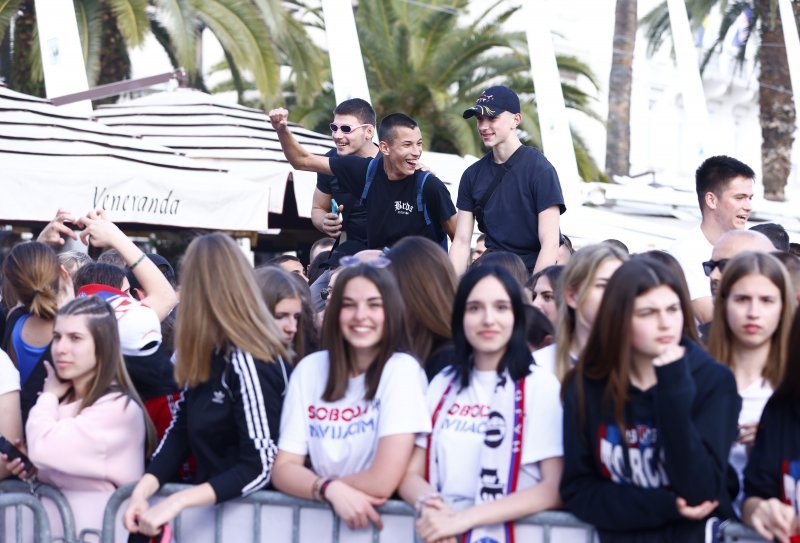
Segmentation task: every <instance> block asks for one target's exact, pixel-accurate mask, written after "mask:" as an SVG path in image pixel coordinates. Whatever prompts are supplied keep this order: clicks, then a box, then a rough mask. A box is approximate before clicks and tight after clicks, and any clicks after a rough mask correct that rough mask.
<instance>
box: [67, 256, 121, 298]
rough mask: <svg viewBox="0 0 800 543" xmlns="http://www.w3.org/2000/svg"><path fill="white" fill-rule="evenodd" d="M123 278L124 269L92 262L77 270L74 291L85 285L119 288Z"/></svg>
mask: <svg viewBox="0 0 800 543" xmlns="http://www.w3.org/2000/svg"><path fill="white" fill-rule="evenodd" d="M123 279H125V271H124V270H123V269H122V268H120V267H118V266H114V265H113V264H106V263H104V262H92V263H91V264H86V265H85V266H84V267H82V268H81V269H79V270H78V273H76V274H75V281H74V282H73V285H74V287H75V292H78V289H79V288H81V287H84V286H86V285H106V286H108V287H114V288H116V289H121V288H122V281H123Z"/></svg>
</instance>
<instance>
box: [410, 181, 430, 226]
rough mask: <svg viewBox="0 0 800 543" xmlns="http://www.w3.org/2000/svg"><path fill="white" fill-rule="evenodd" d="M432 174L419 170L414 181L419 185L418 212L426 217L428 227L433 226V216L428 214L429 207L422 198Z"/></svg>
mask: <svg viewBox="0 0 800 543" xmlns="http://www.w3.org/2000/svg"><path fill="white" fill-rule="evenodd" d="M430 174H431V172H423V171H420V170H417V171H416V173H415V175H414V180H415V183H416V185H417V210H418V211H419V212H420V213H422V216H423V217H425V224H426V225H427V226H430V225H431V216H430V215H429V214H428V206H427V205H425V200H423V198H422V190H423V189H424V188H425V181H427V180H428V176H429V175H430Z"/></svg>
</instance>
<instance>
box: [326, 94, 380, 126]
mask: <svg viewBox="0 0 800 543" xmlns="http://www.w3.org/2000/svg"><path fill="white" fill-rule="evenodd" d="M333 114H334V115H352V116H353V117H355V118H356V119H358V120H359V121H361V122H362V123H365V124H371V125H372V126H375V110H374V109H373V108H372V106H371V105H370V103H369V102H367V101H366V100H362V99H361V98H350V99H349V100H345V101H344V102H342V103H340V104H339V105H338V106H336V109H334V110H333Z"/></svg>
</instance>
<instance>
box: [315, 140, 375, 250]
mask: <svg viewBox="0 0 800 543" xmlns="http://www.w3.org/2000/svg"><path fill="white" fill-rule="evenodd" d="M325 156H326V157H336V156H339V155H338V154H337V152H336V149H335V148H334V149H331V150H330V151H328V152H327V153H325ZM317 188H318V189H319V190H320V192H324V193H325V194H330V195H331V196H332V197H333V199H334V200H336V203H337V204H339V205H344V209H343V210H342V228H343V229H344V231H345V233H346V234H347V239H350V240H355V241H358V242H361V243H363V244H365V245H366V243H367V210H366V209H364V206H362V205H361V204H359V203H358V200H359V197H360V196H361V195H359V197H356V196H354V195H353V194H352V193H350V192H349V191H347V189H345V188H344V187H342V185H341V183H339V180H338V179H337V178H336V177H335V176H333V175H327V174H324V173H318V174H317Z"/></svg>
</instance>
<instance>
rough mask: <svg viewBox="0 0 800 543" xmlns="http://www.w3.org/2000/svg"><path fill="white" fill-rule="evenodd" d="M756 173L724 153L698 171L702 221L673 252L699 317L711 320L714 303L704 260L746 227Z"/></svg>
mask: <svg viewBox="0 0 800 543" xmlns="http://www.w3.org/2000/svg"><path fill="white" fill-rule="evenodd" d="M754 178H755V172H753V170H752V168H750V167H749V166H748V165H747V164H745V163H743V162H740V161H738V160H736V159H735V158H731V157H728V156H724V155H720V156H713V157H711V158H708V159H706V160H705V161H704V162H703V163H702V164H701V165H700V167H699V168H697V172H696V173H695V188H696V191H697V200H698V203H699V205H700V213H701V215H702V217H703V218H702V221H701V222H700V224H699V225H698V226H697V227H695V228H693V229H691V230H690V231H689V232H688V233H687V234H686V235H685V236H684V237H682V238H680V239H678V240H677V241H676V242H675V244H674V245H673V246H672V247H671V248H670V250H669V252H670V253H671V254H672V255H673V256H674V257H675V258H676V259H677V260H678V262H680V265H681V267H682V268H683V273H684V274H685V275H686V282H687V283H688V285H689V296H690V297H691V299H692V306H693V307H694V310H695V316H696V317H697V318H698V320H700V322H708V321H710V320H711V313H712V310H713V304H712V299H711V291H710V288H709V282H708V278H707V277H706V275H705V273H704V272H703V262H705V261H706V260H708V258H709V257H710V256H711V251H712V249H713V248H714V244H715V243H716V242H717V240H719V238H720V237H722V235H723V234H725V233H726V232H729V231H730V230H742V229H744V227H745V225H746V224H747V219H748V218H749V217H750V212H751V211H752V210H753V207H752V200H753V185H754Z"/></svg>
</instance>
